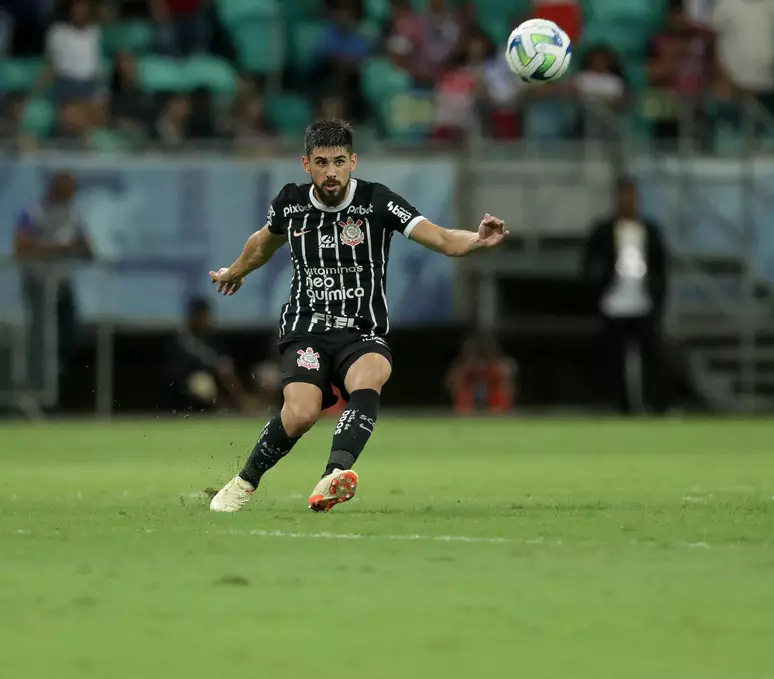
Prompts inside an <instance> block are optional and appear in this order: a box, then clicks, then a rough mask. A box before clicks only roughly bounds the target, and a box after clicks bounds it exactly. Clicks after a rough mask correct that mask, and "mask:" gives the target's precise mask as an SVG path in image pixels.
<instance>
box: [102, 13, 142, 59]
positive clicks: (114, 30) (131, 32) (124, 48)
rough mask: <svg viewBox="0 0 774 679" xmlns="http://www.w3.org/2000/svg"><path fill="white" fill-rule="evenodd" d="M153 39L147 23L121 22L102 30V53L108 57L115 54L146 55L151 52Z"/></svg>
mask: <svg viewBox="0 0 774 679" xmlns="http://www.w3.org/2000/svg"><path fill="white" fill-rule="evenodd" d="M154 37H155V34H154V31H153V25H152V24H151V23H150V22H148V21H121V22H118V23H115V24H112V25H109V26H106V27H105V28H104V29H103V33H102V52H103V54H105V55H108V56H113V55H115V54H116V53H117V52H131V53H132V54H146V53H147V52H150V51H152V50H153V41H154Z"/></svg>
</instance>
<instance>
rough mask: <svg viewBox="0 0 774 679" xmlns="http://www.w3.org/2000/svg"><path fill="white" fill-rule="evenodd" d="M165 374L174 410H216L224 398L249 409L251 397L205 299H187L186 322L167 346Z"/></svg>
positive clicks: (169, 403) (169, 402) (169, 400)
mask: <svg viewBox="0 0 774 679" xmlns="http://www.w3.org/2000/svg"><path fill="white" fill-rule="evenodd" d="M167 376H168V380H169V381H168V405H169V407H170V408H172V409H173V410H187V411H191V410H192V411H198V412H201V411H204V410H215V409H217V408H220V407H221V406H223V405H224V402H225V401H230V402H231V403H232V404H233V405H235V406H236V407H237V408H239V409H240V410H245V411H246V410H249V409H250V405H251V403H250V399H249V398H248V395H247V393H246V392H245V390H244V388H243V386H242V383H241V381H240V380H239V377H238V375H237V374H236V371H235V370H234V364H233V362H232V361H231V359H230V358H229V356H228V355H227V354H226V353H225V351H224V347H223V343H222V341H221V339H220V338H219V337H218V335H217V333H216V332H215V327H214V325H213V322H212V310H211V308H210V305H209V303H208V302H207V300H205V299H202V298H194V299H192V300H191V301H190V302H189V303H188V310H187V314H186V323H185V326H183V328H181V329H180V331H179V332H178V333H177V334H176V335H175V337H174V338H173V340H172V342H171V344H170V346H169V355H168V358H167Z"/></svg>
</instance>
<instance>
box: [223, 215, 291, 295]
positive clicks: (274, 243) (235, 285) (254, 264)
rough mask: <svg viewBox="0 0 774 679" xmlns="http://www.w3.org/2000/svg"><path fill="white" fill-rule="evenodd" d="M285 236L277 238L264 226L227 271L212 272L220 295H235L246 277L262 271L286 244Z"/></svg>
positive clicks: (252, 237)
mask: <svg viewBox="0 0 774 679" xmlns="http://www.w3.org/2000/svg"><path fill="white" fill-rule="evenodd" d="M285 243H286V239H285V237H284V236H277V235H276V234H273V233H272V232H271V231H269V228H268V227H266V226H264V227H263V228H262V229H261V230H260V231H256V232H255V233H254V234H253V235H252V236H250V238H248V239H247V243H245V247H244V249H243V250H242V254H241V255H239V257H238V258H237V260H236V261H235V262H234V263H233V264H232V265H231V266H230V267H228V268H227V269H220V270H219V271H210V280H211V281H212V282H213V283H214V284H216V285H217V286H218V293H219V294H224V295H233V294H234V293H235V292H236V291H237V290H239V288H241V287H242V284H243V283H244V282H245V276H247V274H249V273H251V272H252V271H255V270H256V269H260V268H261V267H262V266H263V265H264V264H266V262H268V261H269V260H270V259H271V257H272V255H273V254H274V253H275V252H277V250H279V249H280V248H281V247H282V246H283V245H284V244H285Z"/></svg>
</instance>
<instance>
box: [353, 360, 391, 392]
mask: <svg viewBox="0 0 774 679" xmlns="http://www.w3.org/2000/svg"><path fill="white" fill-rule="evenodd" d="M391 374H392V365H391V364H390V362H389V361H388V360H387V358H386V357H384V356H382V355H381V354H366V355H365V356H361V357H360V358H359V359H358V360H357V361H355V363H354V364H353V365H352V367H351V368H350V369H349V371H348V372H347V376H346V379H345V386H346V388H347V391H348V392H349V393H350V394H351V393H352V392H354V391H357V390H358V389H373V390H374V391H379V392H381V390H382V387H383V386H384V385H385V384H386V383H387V380H389V379H390V375H391Z"/></svg>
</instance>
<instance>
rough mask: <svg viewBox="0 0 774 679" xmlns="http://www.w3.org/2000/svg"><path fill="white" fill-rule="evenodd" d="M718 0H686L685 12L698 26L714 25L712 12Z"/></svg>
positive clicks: (709, 26)
mask: <svg viewBox="0 0 774 679" xmlns="http://www.w3.org/2000/svg"><path fill="white" fill-rule="evenodd" d="M717 1H718V0H685V12H686V14H687V15H688V18H689V19H690V20H691V21H692V22H694V23H695V24H696V25H697V26H701V27H703V28H707V29H709V28H711V27H712V14H713V12H714V10H715V4H716V3H717Z"/></svg>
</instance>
